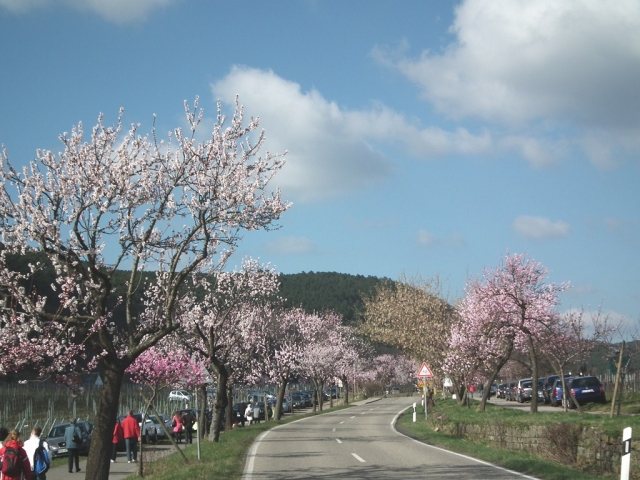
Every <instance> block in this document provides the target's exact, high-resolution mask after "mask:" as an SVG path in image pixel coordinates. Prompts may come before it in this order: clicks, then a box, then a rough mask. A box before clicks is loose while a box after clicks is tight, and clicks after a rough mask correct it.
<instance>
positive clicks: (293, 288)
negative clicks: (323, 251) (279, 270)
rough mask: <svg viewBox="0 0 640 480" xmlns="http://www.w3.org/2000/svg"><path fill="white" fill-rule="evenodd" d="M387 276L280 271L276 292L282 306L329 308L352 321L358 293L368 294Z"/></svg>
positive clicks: (357, 308) (358, 308)
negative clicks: (283, 303) (283, 272)
mask: <svg viewBox="0 0 640 480" xmlns="http://www.w3.org/2000/svg"><path fill="white" fill-rule="evenodd" d="M384 281H389V279H388V278H378V277H365V276H363V275H349V274H346V273H335V272H309V273H305V272H303V273H294V274H280V283H281V287H280V293H281V295H282V297H284V298H285V300H286V301H285V306H286V307H302V308H303V309H304V310H305V311H307V312H313V311H317V312H321V311H325V310H332V311H334V312H336V313H339V314H341V315H342V316H343V318H344V322H345V324H350V323H353V321H354V320H355V319H356V318H357V316H358V314H359V313H361V312H362V311H363V308H364V307H363V303H362V296H363V295H369V294H372V293H373V292H374V289H375V287H376V286H377V285H379V284H380V283H381V282H384Z"/></svg>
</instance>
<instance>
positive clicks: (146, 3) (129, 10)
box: [0, 0, 181, 24]
mask: <svg viewBox="0 0 640 480" xmlns="http://www.w3.org/2000/svg"><path fill="white" fill-rule="evenodd" d="M179 1H181V0H62V2H55V1H54V0H0V6H1V7H4V8H6V9H7V10H9V11H11V12H13V13H26V12H28V11H30V10H33V9H34V8H41V7H45V6H49V5H52V6H55V5H56V3H58V4H59V3H63V4H65V5H67V6H69V7H72V8H75V9H78V10H85V11H90V12H93V13H97V14H98V15H100V16H102V17H104V18H106V19H107V20H109V21H110V22H114V23H120V24H121V23H128V22H134V21H140V20H144V19H146V17H147V15H148V14H149V13H150V12H151V11H152V10H154V9H156V8H162V7H166V6H168V5H170V4H172V3H177V2H179Z"/></svg>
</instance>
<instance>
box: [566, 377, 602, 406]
mask: <svg viewBox="0 0 640 480" xmlns="http://www.w3.org/2000/svg"><path fill="white" fill-rule="evenodd" d="M567 390H568V391H569V393H570V394H571V396H572V397H573V398H575V399H576V400H577V401H578V403H579V404H580V405H584V404H585V403H590V402H598V403H607V397H606V396H605V392H604V385H602V383H600V380H598V377H591V376H589V377H576V378H573V379H571V382H569V384H568V385H567ZM569 407H570V408H573V407H574V404H573V402H571V403H569Z"/></svg>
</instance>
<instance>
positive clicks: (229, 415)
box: [225, 385, 233, 430]
mask: <svg viewBox="0 0 640 480" xmlns="http://www.w3.org/2000/svg"><path fill="white" fill-rule="evenodd" d="M231 407H233V385H227V408H226V409H225V425H227V427H226V428H228V429H229V430H231V428H232V425H233V410H231Z"/></svg>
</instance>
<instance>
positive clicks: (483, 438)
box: [432, 417, 640, 479]
mask: <svg viewBox="0 0 640 480" xmlns="http://www.w3.org/2000/svg"><path fill="white" fill-rule="evenodd" d="M432 421H433V423H434V426H435V427H436V428H438V430H440V431H443V432H445V433H448V434H450V435H455V436H458V437H461V438H465V439H468V440H472V441H475V442H479V443H483V444H485V445H492V446H495V447H498V448H504V449H508V450H521V451H526V452H529V453H532V454H535V455H537V456H540V457H543V458H546V459H550V460H553V461H557V462H561V463H564V464H567V465H573V466H578V467H581V468H584V469H587V470H592V471H604V472H611V473H618V474H619V473H620V461H621V458H620V455H621V451H622V436H620V437H609V436H607V435H604V434H603V433H601V432H600V431H598V430H597V429H596V428H594V427H580V426H578V425H574V424H570V423H561V424H555V425H548V426H541V425H518V426H507V425H504V424H502V423H496V424H492V425H474V424H465V423H457V422H451V421H448V419H447V418H442V417H436V418H432ZM631 448H632V453H631V478H634V479H640V451H639V450H638V449H639V448H640V442H638V441H635V442H632V445H631Z"/></svg>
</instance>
